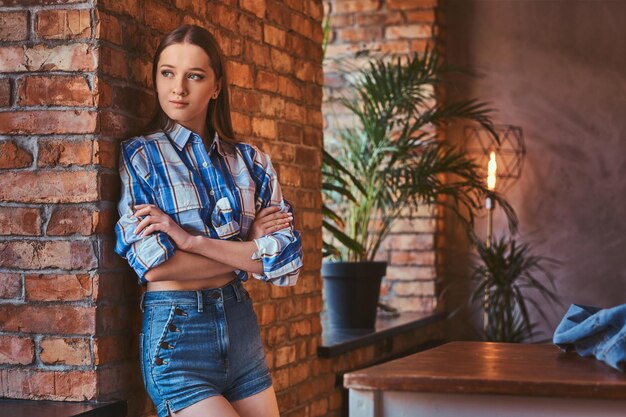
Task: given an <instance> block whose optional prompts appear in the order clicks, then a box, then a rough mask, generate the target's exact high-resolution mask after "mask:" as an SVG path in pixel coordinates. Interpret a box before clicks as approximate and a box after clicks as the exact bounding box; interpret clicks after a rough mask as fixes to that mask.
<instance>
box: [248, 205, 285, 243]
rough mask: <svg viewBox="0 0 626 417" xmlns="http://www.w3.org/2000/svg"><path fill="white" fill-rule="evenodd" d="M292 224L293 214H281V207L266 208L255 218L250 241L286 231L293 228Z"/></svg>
mask: <svg viewBox="0 0 626 417" xmlns="http://www.w3.org/2000/svg"><path fill="white" fill-rule="evenodd" d="M291 222H293V216H292V215H291V213H281V212H280V207H279V206H271V207H266V208H264V209H262V210H260V211H259V212H258V213H257V215H256V217H255V218H254V222H253V223H252V226H251V227H250V232H249V233H248V241H251V240H253V239H257V238H260V237H262V236H265V235H268V234H270V233H274V232H277V231H279V230H281V229H286V228H288V227H290V226H291Z"/></svg>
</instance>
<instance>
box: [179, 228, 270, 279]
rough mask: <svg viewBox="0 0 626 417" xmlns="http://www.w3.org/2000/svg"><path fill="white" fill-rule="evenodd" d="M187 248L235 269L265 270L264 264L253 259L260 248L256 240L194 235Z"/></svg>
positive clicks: (259, 271) (258, 271) (258, 272)
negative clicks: (244, 240) (233, 239)
mask: <svg viewBox="0 0 626 417" xmlns="http://www.w3.org/2000/svg"><path fill="white" fill-rule="evenodd" d="M186 249H187V250H188V251H189V252H192V253H196V254H198V255H201V256H204V257H206V258H210V259H213V260H215V261H217V262H218V263H224V264H226V265H230V266H231V267H233V268H235V269H240V270H242V271H248V272H254V273H257V274H260V273H262V272H263V264H262V263H261V262H259V261H254V260H252V254H253V253H254V252H256V251H257V249H258V248H257V246H256V243H254V241H250V242H238V241H232V240H220V239H211V238H207V237H204V236H194V237H193V238H192V239H191V243H190V245H189V247H187V248H186Z"/></svg>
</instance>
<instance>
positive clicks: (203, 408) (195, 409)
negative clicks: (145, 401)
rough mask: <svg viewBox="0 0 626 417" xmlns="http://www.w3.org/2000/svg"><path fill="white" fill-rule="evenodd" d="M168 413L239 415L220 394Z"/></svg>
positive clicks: (181, 416)
mask: <svg viewBox="0 0 626 417" xmlns="http://www.w3.org/2000/svg"><path fill="white" fill-rule="evenodd" d="M170 415H171V416H173V417H210V416H216V417H218V416H219V417H239V414H237V412H236V411H235V410H234V409H233V407H232V406H231V405H230V403H229V402H228V401H227V400H226V399H225V398H224V397H222V396H221V395H216V396H214V397H209V398H205V399H204V400H202V401H198V402H197V403H195V404H192V405H190V406H189V407H185V408H183V409H182V410H180V411H178V412H176V413H172V414H170ZM277 415H278V414H277Z"/></svg>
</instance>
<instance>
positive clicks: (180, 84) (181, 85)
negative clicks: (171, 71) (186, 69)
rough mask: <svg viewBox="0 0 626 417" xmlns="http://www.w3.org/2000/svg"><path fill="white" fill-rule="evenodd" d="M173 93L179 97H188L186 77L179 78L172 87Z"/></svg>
mask: <svg viewBox="0 0 626 417" xmlns="http://www.w3.org/2000/svg"><path fill="white" fill-rule="evenodd" d="M172 93H174V95H177V96H181V97H183V96H186V95H187V87H186V85H185V79H184V77H177V78H176V81H175V82H174V85H173V87H172Z"/></svg>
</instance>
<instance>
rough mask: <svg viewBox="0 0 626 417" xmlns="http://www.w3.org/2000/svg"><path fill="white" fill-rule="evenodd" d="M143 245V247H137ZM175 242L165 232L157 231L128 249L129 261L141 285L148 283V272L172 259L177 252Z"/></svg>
mask: <svg viewBox="0 0 626 417" xmlns="http://www.w3.org/2000/svg"><path fill="white" fill-rule="evenodd" d="M137 245H141V249H139V248H137ZM175 250H176V249H175V247H174V244H173V243H172V241H171V239H170V238H169V236H167V235H166V234H165V233H157V234H155V235H153V236H150V237H148V238H146V239H143V240H142V241H140V242H135V243H134V244H133V245H132V249H131V250H130V251H128V253H127V257H128V263H129V265H130V267H131V268H132V269H133V270H134V271H135V273H136V274H137V277H138V279H139V283H140V284H141V285H145V284H147V283H148V280H147V279H146V273H147V272H148V271H149V270H150V269H152V268H155V267H157V266H159V265H160V264H162V263H163V262H165V261H167V260H168V259H170V258H171V257H172V256H173V255H174V252H175Z"/></svg>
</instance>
